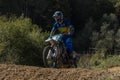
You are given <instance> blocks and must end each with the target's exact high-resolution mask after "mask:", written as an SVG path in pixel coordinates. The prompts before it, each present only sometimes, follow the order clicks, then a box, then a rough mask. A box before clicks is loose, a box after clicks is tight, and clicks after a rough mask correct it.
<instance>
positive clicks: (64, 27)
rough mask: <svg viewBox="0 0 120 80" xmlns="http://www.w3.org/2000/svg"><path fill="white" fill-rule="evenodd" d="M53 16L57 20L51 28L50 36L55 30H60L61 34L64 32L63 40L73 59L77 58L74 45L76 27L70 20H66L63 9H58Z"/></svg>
mask: <svg viewBox="0 0 120 80" xmlns="http://www.w3.org/2000/svg"><path fill="white" fill-rule="evenodd" d="M53 18H54V20H55V23H54V25H53V28H52V30H51V33H50V36H52V35H53V34H54V33H55V31H58V32H59V33H60V34H63V36H62V40H63V42H64V44H65V47H66V49H67V52H68V54H69V56H70V58H71V59H73V58H76V55H75V52H74V50H73V45H72V35H73V33H74V27H73V26H72V25H71V23H70V22H69V21H68V20H65V19H64V18H63V13H62V12H61V11H56V12H55V13H54V14H53Z"/></svg>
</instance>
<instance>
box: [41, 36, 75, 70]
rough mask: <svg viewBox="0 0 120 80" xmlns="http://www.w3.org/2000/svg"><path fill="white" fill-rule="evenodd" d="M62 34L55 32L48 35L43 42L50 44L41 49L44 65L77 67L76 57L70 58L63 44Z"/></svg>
mask: <svg viewBox="0 0 120 80" xmlns="http://www.w3.org/2000/svg"><path fill="white" fill-rule="evenodd" d="M62 35H63V34H56V35H54V36H51V37H48V39H47V40H45V42H49V43H50V45H48V46H46V47H45V48H44V50H43V62H44V66H45V67H49V68H68V67H69V68H70V67H74V68H76V67H77V63H76V59H72V60H71V59H70V57H69V55H68V53H67V50H66V48H65V44H64V43H63V41H62Z"/></svg>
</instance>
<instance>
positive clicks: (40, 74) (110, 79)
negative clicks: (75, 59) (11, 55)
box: [0, 64, 120, 80]
mask: <svg viewBox="0 0 120 80" xmlns="http://www.w3.org/2000/svg"><path fill="white" fill-rule="evenodd" d="M0 80H120V67H112V68H108V69H101V70H88V69H80V68H78V69H72V68H71V69H52V68H40V67H34V66H22V65H11V64H0Z"/></svg>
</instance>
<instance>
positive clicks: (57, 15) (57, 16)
mask: <svg viewBox="0 0 120 80" xmlns="http://www.w3.org/2000/svg"><path fill="white" fill-rule="evenodd" d="M53 18H54V19H55V21H59V20H62V19H63V13H62V12H61V11H56V12H55V13H54V14H53Z"/></svg>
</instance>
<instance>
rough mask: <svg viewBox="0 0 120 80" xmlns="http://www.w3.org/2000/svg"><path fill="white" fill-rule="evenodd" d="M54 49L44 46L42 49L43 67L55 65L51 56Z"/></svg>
mask: <svg viewBox="0 0 120 80" xmlns="http://www.w3.org/2000/svg"><path fill="white" fill-rule="evenodd" d="M53 54H54V49H53V48H52V47H50V46H46V47H45V48H44V50H43V63H44V66H45V67H51V68H52V67H56V60H55V58H54V57H53Z"/></svg>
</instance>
